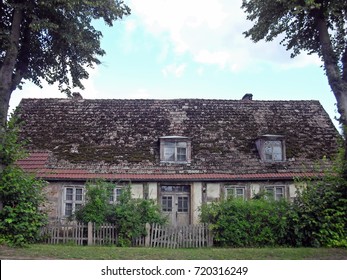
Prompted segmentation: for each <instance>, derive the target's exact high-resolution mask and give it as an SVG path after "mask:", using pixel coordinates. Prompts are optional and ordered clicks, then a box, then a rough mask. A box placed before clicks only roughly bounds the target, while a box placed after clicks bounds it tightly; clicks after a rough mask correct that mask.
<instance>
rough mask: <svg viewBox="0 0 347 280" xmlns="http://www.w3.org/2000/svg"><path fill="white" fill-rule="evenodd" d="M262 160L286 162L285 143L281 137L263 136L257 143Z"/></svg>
mask: <svg viewBox="0 0 347 280" xmlns="http://www.w3.org/2000/svg"><path fill="white" fill-rule="evenodd" d="M256 145H257V149H258V152H259V155H260V158H261V159H262V160H263V161H266V162H281V161H285V142H284V137H283V136H281V135H263V136H261V137H260V138H259V139H258V140H257V141H256Z"/></svg>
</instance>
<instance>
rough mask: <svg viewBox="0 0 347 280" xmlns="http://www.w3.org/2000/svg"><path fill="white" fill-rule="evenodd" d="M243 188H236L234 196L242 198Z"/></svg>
mask: <svg viewBox="0 0 347 280" xmlns="http://www.w3.org/2000/svg"><path fill="white" fill-rule="evenodd" d="M243 194H244V189H243V188H237V189H236V197H241V198H243V197H244V195H243Z"/></svg>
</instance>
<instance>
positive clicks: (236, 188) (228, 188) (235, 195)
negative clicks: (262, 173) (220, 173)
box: [224, 185, 246, 200]
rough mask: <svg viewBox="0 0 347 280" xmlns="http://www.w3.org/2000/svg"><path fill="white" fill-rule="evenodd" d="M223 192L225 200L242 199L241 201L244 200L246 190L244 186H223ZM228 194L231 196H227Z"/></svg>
mask: <svg viewBox="0 0 347 280" xmlns="http://www.w3.org/2000/svg"><path fill="white" fill-rule="evenodd" d="M224 190H225V198H226V199H228V198H231V197H233V198H242V199H243V200H245V199H246V188H245V187H244V186H232V185H227V186H224ZM238 191H242V194H238ZM229 192H232V194H229Z"/></svg>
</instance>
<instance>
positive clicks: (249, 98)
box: [241, 93, 253, 100]
mask: <svg viewBox="0 0 347 280" xmlns="http://www.w3.org/2000/svg"><path fill="white" fill-rule="evenodd" d="M252 99H253V94H251V93H246V94H245V95H244V96H243V97H242V99H241V100H252Z"/></svg>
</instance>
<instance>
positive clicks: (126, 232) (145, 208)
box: [76, 181, 166, 246]
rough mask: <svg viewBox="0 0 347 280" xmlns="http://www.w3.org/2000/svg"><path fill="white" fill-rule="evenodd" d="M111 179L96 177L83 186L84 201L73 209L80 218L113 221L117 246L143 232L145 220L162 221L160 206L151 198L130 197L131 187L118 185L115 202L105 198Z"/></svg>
mask: <svg viewBox="0 0 347 280" xmlns="http://www.w3.org/2000/svg"><path fill="white" fill-rule="evenodd" d="M114 187H115V185H114V184H112V183H107V182H104V181H98V182H93V183H90V184H89V185H88V187H87V193H86V196H87V203H86V204H85V205H84V207H82V208H81V209H80V210H78V211H77V212H76V218H77V220H79V221H82V222H95V223H97V224H99V225H100V224H102V223H104V222H109V223H113V224H115V225H116V228H117V231H118V237H119V238H118V246H129V245H131V242H132V239H133V238H136V237H139V236H141V235H144V234H145V233H146V231H145V224H146V223H158V224H164V223H165V222H166V219H165V218H164V217H163V216H162V214H161V211H160V208H159V207H158V205H157V204H156V203H155V202H154V201H153V200H145V199H134V198H132V197H131V187H130V186H127V187H124V188H123V189H122V193H121V195H120V197H119V201H117V203H116V204H111V203H110V202H109V197H110V194H111V191H112V190H113V188H114Z"/></svg>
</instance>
